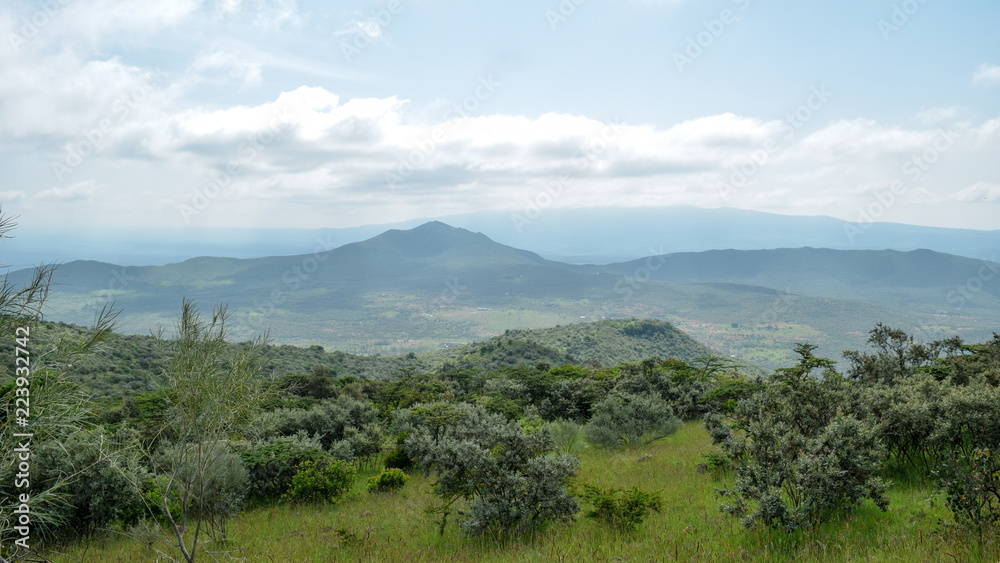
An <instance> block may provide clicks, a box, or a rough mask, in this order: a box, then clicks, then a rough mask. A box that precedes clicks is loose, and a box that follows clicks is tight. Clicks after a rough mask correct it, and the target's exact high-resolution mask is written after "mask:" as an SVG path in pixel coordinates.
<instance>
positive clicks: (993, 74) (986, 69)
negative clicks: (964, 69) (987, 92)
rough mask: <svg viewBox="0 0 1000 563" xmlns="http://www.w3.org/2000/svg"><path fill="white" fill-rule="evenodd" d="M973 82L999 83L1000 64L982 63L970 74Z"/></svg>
mask: <svg viewBox="0 0 1000 563" xmlns="http://www.w3.org/2000/svg"><path fill="white" fill-rule="evenodd" d="M972 83H973V84H986V85H989V84H1000V65H995V64H990V63H983V64H982V65H981V66H980V67H979V70H977V71H976V74H974V75H973V76H972Z"/></svg>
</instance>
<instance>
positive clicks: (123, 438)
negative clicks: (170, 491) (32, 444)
mask: <svg viewBox="0 0 1000 563" xmlns="http://www.w3.org/2000/svg"><path fill="white" fill-rule="evenodd" d="M134 437H135V432H134V431H132V432H128V431H122V432H120V433H119V434H117V435H111V436H109V435H106V434H103V433H101V432H100V431H98V432H93V433H92V432H88V431H83V430H81V431H78V432H76V433H75V434H73V435H71V436H69V437H68V438H67V439H66V440H65V441H64V442H63V443H62V444H59V445H56V444H53V443H43V444H42V445H40V446H36V450H35V452H34V455H35V456H36V460H35V463H34V471H33V474H32V485H34V486H38V485H40V486H41V487H46V486H47V485H49V484H53V483H56V482H58V480H59V479H64V478H66V476H73V477H74V479H75V480H74V484H73V486H72V487H65V488H64V489H63V490H62V491H60V492H61V498H62V500H63V501H64V502H61V503H58V505H57V506H58V508H57V510H56V511H54V515H58V519H59V520H61V521H62V525H61V526H59V527H58V528H53V529H43V530H42V531H43V532H45V535H51V536H53V537H57V538H60V539H62V538H68V537H70V536H73V535H76V534H88V533H91V532H93V531H95V530H97V529H100V528H106V527H109V526H111V525H112V524H114V523H116V522H117V523H120V524H122V525H126V526H127V525H129V524H132V523H134V522H136V521H137V520H138V519H139V518H140V517H141V516H142V514H143V512H144V506H143V503H142V495H141V491H139V490H138V489H137V487H136V486H135V485H133V483H141V482H142V481H144V480H145V479H146V476H147V474H146V471H145V470H144V468H143V467H142V466H141V463H140V461H139V460H138V459H137V456H135V455H130V454H131V453H133V452H134V450H131V451H130V450H125V449H124V446H125V444H126V443H127V442H129V441H131V439H134ZM36 483H37V485H36ZM41 487H40V488H41Z"/></svg>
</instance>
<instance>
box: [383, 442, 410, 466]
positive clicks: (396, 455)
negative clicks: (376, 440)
mask: <svg viewBox="0 0 1000 563" xmlns="http://www.w3.org/2000/svg"><path fill="white" fill-rule="evenodd" d="M382 463H383V464H384V465H385V468H386V469H402V470H403V471H406V470H407V469H409V468H411V467H413V459H412V458H410V455H409V454H407V453H406V449H405V448H403V447H402V446H396V447H395V448H393V449H391V450H389V452H388V453H387V454H385V458H384V459H383V460H382Z"/></svg>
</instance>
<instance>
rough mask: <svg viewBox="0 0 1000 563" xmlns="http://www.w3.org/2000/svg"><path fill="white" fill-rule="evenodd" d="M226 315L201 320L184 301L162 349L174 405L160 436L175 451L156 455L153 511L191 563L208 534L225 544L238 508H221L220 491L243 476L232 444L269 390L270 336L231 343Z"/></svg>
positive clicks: (165, 382) (222, 310)
mask: <svg viewBox="0 0 1000 563" xmlns="http://www.w3.org/2000/svg"><path fill="white" fill-rule="evenodd" d="M229 316H230V313H229V311H228V310H227V308H226V307H225V306H223V305H220V306H217V307H215V308H214V310H213V311H212V316H211V319H209V320H206V319H203V318H202V317H201V315H200V313H199V312H198V310H197V309H196V307H195V305H194V303H192V302H191V301H188V300H187V299H185V300H184V301H183V302H182V304H181V316H180V319H179V320H178V322H177V325H176V329H177V335H176V337H175V338H174V339H173V340H170V341H167V342H165V343H164V345H165V346H166V350H165V354H164V357H166V358H167V367H166V369H165V371H164V373H163V377H162V381H161V386H162V388H163V390H164V393H165V395H166V397H167V401H168V404H169V406H168V416H167V417H165V426H164V428H163V430H164V431H166V432H168V433H169V435H170V436H171V437H172V438H173V439H174V440H175V445H174V446H172V447H169V448H163V449H162V450H161V452H160V455H157V456H151V457H153V458H154V459H155V460H156V463H154V466H153V470H154V473H155V475H156V479H154V482H153V483H154V487H155V493H156V494H155V496H154V498H156V499H157V501H158V502H157V504H158V505H157V506H156V507H155V508H156V511H158V512H160V513H161V514H162V515H163V517H164V518H165V519H166V521H167V522H168V524H169V526H170V530H171V532H172V534H173V536H172V539H171V540H168V542H169V543H170V545H171V546H173V547H175V548H177V549H178V550H179V551H180V553H181V556H182V557H183V558H184V560H186V561H188V562H193V561H194V560H195V557H196V554H197V551H198V549H199V546H200V542H201V540H202V535H203V534H204V533H208V534H209V535H210V536H212V537H214V539H216V540H217V541H222V542H224V541H225V540H226V520H227V518H228V516H229V515H230V514H231V513H232V512H233V507H232V502H228V503H227V502H223V503H220V501H219V498H220V497H219V495H220V494H221V493H222V491H221V490H220V487H228V484H229V483H230V482H231V481H232V479H230V478H229V477H226V478H223V474H225V473H232V472H234V471H238V470H237V469H236V468H235V464H236V462H238V461H239V457H235V456H234V453H233V452H232V451H231V448H230V446H229V441H230V440H231V439H233V438H236V437H238V436H240V435H241V434H242V433H243V432H246V431H247V430H248V429H249V426H250V425H251V423H252V421H253V420H254V419H255V417H256V416H257V414H258V412H259V410H260V406H261V404H262V403H263V402H264V401H265V400H266V398H267V397H268V393H269V391H270V390H271V389H272V386H271V385H270V384H269V382H268V381H267V380H266V379H265V378H264V377H263V369H264V365H265V356H264V347H265V346H266V344H267V341H268V338H267V336H266V335H263V336H260V337H258V338H257V339H255V340H253V341H251V342H246V343H242V344H239V345H232V344H230V343H229V342H227V341H226V335H227V330H226V329H227V327H226V322H227V320H228V319H229ZM234 457H235V459H234ZM240 467H242V464H240ZM243 472H244V474H245V472H246V470H245V469H243ZM233 478H238V477H233ZM172 501H176V502H172Z"/></svg>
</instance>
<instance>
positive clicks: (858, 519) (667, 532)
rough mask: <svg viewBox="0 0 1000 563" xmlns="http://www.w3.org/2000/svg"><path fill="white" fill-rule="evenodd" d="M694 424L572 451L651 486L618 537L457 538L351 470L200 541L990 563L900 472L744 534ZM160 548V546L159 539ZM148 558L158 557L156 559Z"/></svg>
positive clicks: (613, 478) (593, 472)
mask: <svg viewBox="0 0 1000 563" xmlns="http://www.w3.org/2000/svg"><path fill="white" fill-rule="evenodd" d="M711 447H712V446H711V444H710V440H709V438H708V435H707V433H706V432H705V430H704V428H703V427H702V426H701V424H700V423H688V424H686V425H685V426H684V427H683V428H681V430H680V431H679V432H678V433H677V434H676V435H675V436H671V437H668V438H666V439H663V440H661V441H659V442H657V443H654V444H652V445H650V446H648V447H645V448H642V449H639V450H633V451H627V452H617V453H610V452H605V451H600V450H596V449H593V448H591V449H586V450H583V451H582V452H581V454H580V455H581V457H582V460H583V463H582V465H581V468H580V472H579V481H581V482H586V483H592V484H599V485H602V486H615V487H622V488H627V487H631V486H639V487H641V488H643V489H647V490H661V491H662V492H663V498H664V501H665V502H664V510H663V512H662V513H659V514H653V515H652V516H651V517H650V518H649V519H648V520H647V521H646V522H645V523H644V524H643V525H642V526H641V527H640V528H639V529H638V530H637V531H636V532H635V533H633V534H631V535H624V536H623V535H620V534H617V533H614V532H612V531H610V530H608V529H607V528H605V527H604V526H603V525H601V524H600V523H599V522H597V521H593V520H590V519H586V518H581V519H579V520H578V521H576V522H573V523H569V524H561V525H555V526H553V527H551V528H549V529H548V530H546V531H545V532H543V533H541V534H538V535H537V536H535V537H531V538H522V539H520V540H517V541H507V542H502V543H500V544H498V543H496V542H491V541H485V540H475V539H469V538H465V537H463V536H461V535H460V533H459V532H458V530H457V527H456V526H455V525H454V524H452V523H450V524H449V526H448V528H447V529H446V531H445V534H444V535H443V536H439V535H438V532H437V529H436V526H435V524H434V523H433V517H432V516H430V515H428V514H425V513H424V509H426V508H428V507H430V506H432V505H433V504H434V502H435V497H433V496H432V495H431V494H430V482H431V481H430V480H429V479H426V478H424V477H422V476H420V475H416V476H414V478H413V479H412V480H411V481H410V482H409V483H408V484H407V485H406V487H405V488H404V489H402V491H400V492H397V493H390V494H382V495H374V496H373V495H367V494H366V493H364V492H363V484H364V479H366V478H367V477H368V476H369V475H371V474H372V472H371V471H369V472H363V473H362V474H361V475H359V479H358V480H357V483H356V486H355V491H354V493H353V495H352V497H351V498H350V499H349V500H347V501H345V502H343V503H341V504H339V505H336V506H289V505H278V506H274V507H269V508H262V509H254V510H248V511H246V512H244V513H242V514H241V515H240V516H239V517H237V518H234V519H233V520H232V521H231V522H230V535H231V542H230V544H229V546H228V547H227V548H226V549H225V550H223V549H222V548H220V547H219V546H208V545H206V546H205V547H204V552H203V553H202V556H203V560H211V559H212V558H211V557H210V556H209V555H210V553H209V552H210V551H214V552H215V553H214V555H215V556H216V557H217V558H218V559H219V560H235V561H252V562H256V561H274V562H289V561H292V562H294V561H303V562H305V561H317V562H320V561H380V562H381V561H405V562H408V563H416V562H420V561H468V562H480V561H792V560H795V561H905V562H913V561H950V562H954V561H997V559H998V557H1000V546H998V545H997V543H996V542H985V544H981V543H980V542H979V541H978V540H977V539H975V538H969V537H961V536H956V535H953V534H951V533H949V532H947V531H946V529H945V528H943V527H942V526H941V524H940V521H941V520H942V519H947V518H948V517H949V514H948V511H947V509H946V508H945V507H944V503H943V497H942V496H941V494H940V493H939V492H937V491H936V490H935V489H934V488H933V487H932V486H930V485H929V484H928V483H926V482H921V481H920V480H914V479H907V478H905V476H904V477H902V478H900V477H898V476H897V478H896V484H895V486H894V487H893V490H892V492H891V495H890V496H891V505H890V507H889V511H888V512H881V511H880V510H878V509H877V508H876V507H875V506H874V505H872V504H870V503H868V504H865V505H863V506H861V507H860V508H859V509H858V510H857V511H855V513H854V514H852V515H849V516H846V517H843V518H839V519H836V520H834V521H831V522H827V523H826V524H824V525H822V526H821V527H819V528H818V529H815V530H812V531H809V532H800V533H795V534H790V535H789V534H785V533H783V532H770V531H766V530H754V531H748V530H745V529H744V528H743V526H742V525H741V524H740V523H739V522H738V521H737V520H736V519H734V518H732V517H730V516H727V515H725V514H723V513H722V512H721V511H720V510H719V497H718V494H717V493H716V492H715V489H716V488H717V487H721V486H725V484H726V482H727V480H728V478H727V477H726V476H717V475H713V474H712V473H711V472H699V471H698V470H697V466H698V464H699V463H700V462H701V461H702V457H701V456H702V454H704V453H706V452H708V451H710V450H711ZM159 546H160V548H161V549H164V550H167V549H168V548H166V547H165V546H164V545H162V544H159ZM54 551H56V552H58V553H48V554H47V555H48V556H49V557H51V558H52V559H53V561H60V562H63V561H65V562H69V561H75V562H84V561H86V562H95V563H97V562H100V563H105V562H126V561H156V560H158V559H157V554H156V552H155V551H153V550H152V549H150V548H148V547H145V546H144V545H142V544H141V543H139V542H138V541H135V540H133V539H119V538H114V539H110V540H95V541H92V542H89V543H87V544H82V545H75V546H70V547H67V548H62V549H57V550H54ZM159 560H163V561H166V560H167V559H166V558H161V559H159Z"/></svg>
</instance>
